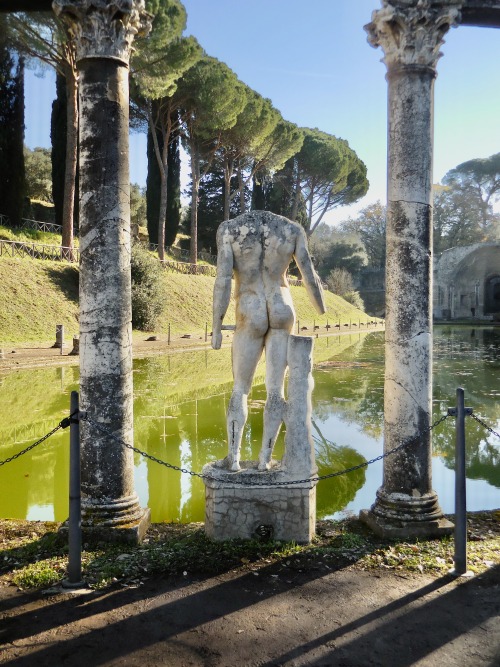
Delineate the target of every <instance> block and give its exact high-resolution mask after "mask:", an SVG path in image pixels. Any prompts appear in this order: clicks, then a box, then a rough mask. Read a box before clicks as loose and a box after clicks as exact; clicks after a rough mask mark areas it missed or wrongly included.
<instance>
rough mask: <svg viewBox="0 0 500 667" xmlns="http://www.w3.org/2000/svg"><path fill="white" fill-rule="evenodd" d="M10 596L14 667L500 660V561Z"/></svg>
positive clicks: (399, 664) (271, 573) (360, 665)
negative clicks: (447, 568)
mask: <svg viewBox="0 0 500 667" xmlns="http://www.w3.org/2000/svg"><path fill="white" fill-rule="evenodd" d="M0 600H1V602H0V605H1V607H0V609H1V611H0V620H1V623H0V664H2V665H12V666H16V667H32V666H34V665H37V666H40V667H64V666H67V665H69V666H71V667H80V666H82V667H97V666H104V665H132V666H136V665H137V666H138V667H139V666H141V667H157V666H158V665H169V666H171V667H187V666H196V667H197V666H203V667H222V666H228V667H234V666H235V665H245V666H248V667H250V666H257V665H258V666H260V667H274V666H278V665H287V666H294V667H298V666H299V665H300V666H303V665H317V666H319V665H322V666H326V665H331V666H335V667H364V666H366V667H368V666H370V667H377V666H380V667H407V666H408V667H409V666H410V665H412V666H413V665H418V666H419V667H436V666H439V667H441V666H443V667H452V666H453V667H455V666H456V667H483V666H484V667H486V666H488V667H494V666H498V665H500V566H498V565H497V566H494V567H492V568H490V569H489V570H488V571H487V572H486V573H484V574H482V575H480V576H477V577H474V578H472V579H462V578H461V579H455V578H452V577H451V576H448V575H447V576H444V577H440V578H434V577H430V576H427V575H415V574H407V573H400V574H398V573H395V572H389V571H386V572H384V571H380V572H379V571H360V570H357V569H356V568H355V566H354V567H352V566H351V567H347V568H344V569H340V570H338V571H331V570H329V569H328V567H327V566H326V565H325V564H322V563H318V564H317V567H316V568H311V569H309V570H308V571H302V572H300V571H299V572H294V573H293V574H288V573H285V574H284V573H283V570H282V569H279V568H278V567H277V566H276V565H275V564H273V565H270V566H264V567H262V568H259V569H256V570H248V569H247V570H245V571H241V570H236V571H229V572H227V573H225V574H223V575H220V576H216V577H211V578H206V579H200V578H190V577H189V576H181V577H179V578H171V579H168V580H158V579H150V580H148V581H146V583H145V584H144V585H142V586H140V587H138V588H130V587H128V588H121V589H117V590H112V591H107V592H104V593H99V592H95V591H94V592H90V591H87V592H81V591H77V592H73V593H68V592H57V591H55V590H54V589H51V590H49V591H48V592H46V593H45V594H43V593H36V594H25V593H21V592H19V591H16V589H15V588H14V587H12V586H3V587H2V588H1V589H0Z"/></svg>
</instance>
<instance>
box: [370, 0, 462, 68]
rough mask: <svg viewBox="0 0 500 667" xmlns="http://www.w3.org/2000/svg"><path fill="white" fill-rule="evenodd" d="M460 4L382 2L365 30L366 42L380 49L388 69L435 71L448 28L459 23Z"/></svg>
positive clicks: (456, 0)
mask: <svg viewBox="0 0 500 667" xmlns="http://www.w3.org/2000/svg"><path fill="white" fill-rule="evenodd" d="M462 5H463V0H418V2H415V1H414V0H412V1H411V2H408V1H407V0H383V7H382V9H379V10H376V11H374V12H373V15H372V21H371V23H369V24H368V25H366V26H365V30H366V31H367V33H368V42H369V43H370V44H371V45H372V46H374V47H377V46H381V47H382V48H383V50H384V53H385V56H384V58H383V61H384V62H385V64H386V65H387V67H388V68H390V67H393V66H396V67H398V66H403V67H404V66H408V65H418V66H422V67H431V68H433V69H435V67H436V64H437V61H438V59H439V58H440V56H441V55H442V54H441V53H440V51H439V48H440V46H441V45H442V44H443V42H444V39H443V38H444V35H445V34H446V33H447V32H448V30H449V28H450V27H455V26H457V25H458V24H459V22H460V9H461V7H462Z"/></svg>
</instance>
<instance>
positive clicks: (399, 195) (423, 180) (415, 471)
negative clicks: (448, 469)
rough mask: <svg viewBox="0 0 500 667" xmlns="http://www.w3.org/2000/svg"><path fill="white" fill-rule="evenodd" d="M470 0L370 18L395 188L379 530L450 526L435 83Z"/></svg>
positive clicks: (427, 3)
mask: <svg viewBox="0 0 500 667" xmlns="http://www.w3.org/2000/svg"><path fill="white" fill-rule="evenodd" d="M460 5H461V2H459V1H458V2H456V1H453V0H452V1H450V0H419V2H413V1H412V2H410V1H409V0H383V8H382V9H381V10H379V11H375V12H374V13H373V17H372V22H371V23H370V24H369V25H368V26H366V30H367V32H368V35H369V37H368V40H369V42H370V43H371V44H372V45H373V46H375V47H377V46H381V47H382V48H383V49H384V52H385V58H384V61H385V64H386V65H387V81H388V86H389V90H388V117H389V120H388V188H387V189H388V192H387V259H386V320H385V324H386V333H385V336H386V343H385V363H386V370H385V389H384V421H385V424H384V451H386V452H387V451H389V450H391V449H393V448H394V447H396V446H398V445H399V444H401V443H403V442H406V441H409V440H411V439H415V438H416V441H415V442H413V443H412V444H411V445H410V446H408V447H405V448H403V449H402V450H401V451H400V452H398V453H396V454H394V455H391V456H389V457H388V458H386V459H384V476H383V484H382V487H381V488H380V489H379V490H378V492H377V499H376V502H375V504H374V505H373V506H372V508H371V510H370V511H366V510H365V511H363V512H362V513H361V518H362V519H364V520H365V521H366V522H367V523H368V524H369V525H370V527H371V528H372V529H373V530H374V531H375V532H377V533H380V534H384V535H394V536H403V537H406V536H410V535H431V534H441V533H442V532H446V531H449V530H451V528H452V526H451V524H450V523H449V522H447V521H446V520H444V519H443V514H442V511H441V508H440V507H439V504H438V499H437V495H436V493H435V492H434V491H433V490H432V481H431V435H430V433H429V426H430V424H431V417H432V199H431V197H432V160H433V88H434V79H435V77H436V64H437V60H438V58H439V56H440V53H439V47H440V45H441V44H442V43H443V36H444V34H445V33H446V32H447V31H448V29H449V27H450V26H451V25H455V24H456V23H457V21H458V20H459V18H460V12H459V7H460Z"/></svg>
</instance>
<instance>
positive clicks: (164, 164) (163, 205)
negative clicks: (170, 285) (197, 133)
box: [148, 110, 172, 261]
mask: <svg viewBox="0 0 500 667" xmlns="http://www.w3.org/2000/svg"><path fill="white" fill-rule="evenodd" d="M148 119H149V129H150V131H151V136H152V137H153V146H154V149H155V155H156V159H157V161H158V169H159V170H160V210H159V212H158V257H159V259H160V261H163V260H164V259H165V221H166V217H167V197H168V190H167V187H168V143H169V140H170V132H171V125H172V123H171V118H170V114H169V115H168V121H167V127H166V128H165V129H164V130H163V129H162V132H163V146H162V150H161V151H160V146H159V144H158V135H157V134H156V124H155V122H154V119H153V114H152V112H151V110H150V112H149V114H148Z"/></svg>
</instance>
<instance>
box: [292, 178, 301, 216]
mask: <svg viewBox="0 0 500 667" xmlns="http://www.w3.org/2000/svg"><path fill="white" fill-rule="evenodd" d="M300 194H301V190H300V176H299V174H298V173H297V178H296V180H295V194H294V197H293V207H292V214H291V215H290V219H291V220H296V219H297V214H298V212H299V200H300Z"/></svg>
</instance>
